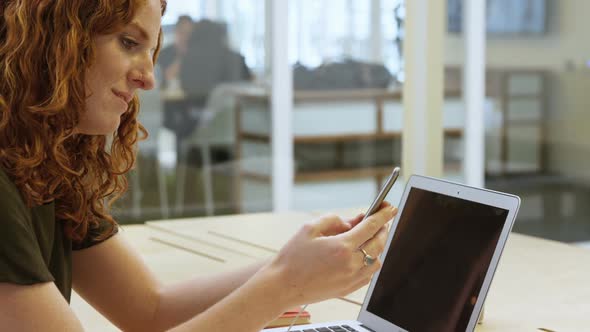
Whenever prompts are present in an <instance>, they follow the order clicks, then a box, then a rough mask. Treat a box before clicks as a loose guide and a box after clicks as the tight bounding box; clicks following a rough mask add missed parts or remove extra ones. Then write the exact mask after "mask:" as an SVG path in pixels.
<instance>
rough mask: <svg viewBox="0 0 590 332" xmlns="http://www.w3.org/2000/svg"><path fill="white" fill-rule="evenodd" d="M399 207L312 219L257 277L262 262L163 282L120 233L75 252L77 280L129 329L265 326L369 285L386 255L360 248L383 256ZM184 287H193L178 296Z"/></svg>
mask: <svg viewBox="0 0 590 332" xmlns="http://www.w3.org/2000/svg"><path fill="white" fill-rule="evenodd" d="M394 213H395V211H394V210H393V209H392V208H391V207H390V206H385V207H384V208H382V209H381V210H380V211H379V212H377V213H375V214H374V215H372V216H371V217H369V218H367V219H366V220H365V221H363V222H360V223H359V224H358V225H357V224H356V223H357V222H358V221H356V222H353V223H345V222H344V221H342V220H341V219H340V218H338V217H336V216H329V217H324V218H321V219H320V220H318V221H316V222H312V223H309V224H306V225H305V226H303V227H302V228H301V229H300V230H299V232H298V233H297V234H296V235H295V236H294V237H293V238H291V240H290V241H289V242H288V243H287V244H286V245H285V247H283V249H282V250H281V251H280V252H279V254H278V255H277V256H276V257H275V258H273V260H272V261H271V262H269V263H267V264H265V265H264V266H263V267H262V268H260V269H259V270H258V272H256V274H255V275H254V276H253V277H251V278H249V279H248V275H249V274H250V273H251V272H254V271H255V270H256V267H254V268H252V269H251V270H246V271H242V272H240V273H238V274H235V275H233V276H226V277H225V278H224V279H223V280H222V281H221V282H220V283H221V285H218V286H217V285H216V284H214V283H213V282H212V281H209V282H205V283H204V284H198V281H195V282H193V283H192V284H191V285H190V286H186V285H188V284H185V286H182V285H181V286H174V287H171V288H166V287H163V286H162V285H161V284H160V283H159V281H157V279H156V278H155V276H154V275H153V273H151V272H150V271H149V269H148V268H147V266H146V265H145V263H143V261H142V260H141V259H140V257H139V255H138V254H137V253H136V252H135V251H134V250H133V249H132V248H131V247H130V246H129V245H128V244H127V243H126V241H124V238H123V236H122V235H121V234H120V233H119V234H117V235H115V236H113V237H112V238H110V239H108V240H106V241H104V242H103V243H101V244H98V245H96V246H94V247H91V248H88V249H84V250H81V251H79V252H76V253H74V255H73V284H74V288H75V290H76V291H77V292H78V294H80V295H81V296H82V297H83V298H85V299H86V300H87V301H88V302H89V303H90V304H91V305H92V306H94V307H95V308H96V309H97V310H98V311H100V312H101V313H102V314H103V315H105V316H106V317H107V318H108V319H109V320H111V322H113V323H114V324H115V325H117V326H118V327H120V328H121V329H123V330H126V331H135V330H138V331H161V330H165V329H169V328H173V327H174V326H176V328H174V330H176V331H207V330H212V331H234V330H238V331H258V330H259V329H260V328H262V327H264V326H265V324H266V323H267V322H269V321H271V320H272V319H274V318H275V317H276V316H278V315H279V314H280V313H282V312H283V311H285V310H287V309H288V308H290V307H292V306H295V305H300V304H304V303H312V302H317V301H320V300H324V299H327V298H331V297H335V296H343V295H345V294H348V293H350V292H352V291H354V290H356V289H358V288H360V287H362V286H363V285H365V284H367V283H368V282H369V281H370V279H371V275H372V274H373V273H374V272H375V271H376V270H377V269H378V268H379V267H380V262H379V261H377V262H376V263H375V264H373V265H371V266H364V265H363V257H364V256H363V254H362V253H360V252H359V251H358V248H359V246H361V245H362V246H363V248H364V249H365V250H367V251H368V252H369V253H370V254H371V255H373V256H374V257H377V256H378V255H379V254H380V253H381V252H382V251H383V247H384V245H385V241H386V238H387V231H386V228H385V227H384V225H385V224H386V223H387V222H388V221H389V220H390V219H391V218H392V217H393V215H394ZM353 225H356V226H355V227H354V228H352V229H351V227H352V226H353ZM318 276H321V277H318ZM246 279H247V281H246V282H245V283H244V284H243V285H242V286H240V287H239V288H237V289H236V290H235V291H233V292H232V290H233V288H234V287H235V286H237V285H240V284H241V283H242V282H243V281H244V280H246ZM216 281H217V282H219V280H218V279H216ZM183 290H185V291H187V293H186V294H183V295H182V297H181V298H177V297H176V296H180V295H179V294H180V292H182V291H183ZM228 292H231V293H230V294H229V295H227V294H228ZM226 295H227V296H226ZM224 296H225V297H224ZM219 299H221V300H220V301H218V300H219ZM177 301H178V302H177ZM216 301H218V302H216ZM212 302H216V303H215V304H213V303H212ZM193 306H194V307H193ZM204 308H208V309H207V310H205V311H203V312H201V310H203V309H204ZM175 311H177V312H175ZM189 318H190V319H189ZM184 319H187V321H184V322H183V320H184ZM179 324H180V325H179Z"/></svg>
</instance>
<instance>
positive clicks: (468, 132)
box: [463, 0, 486, 187]
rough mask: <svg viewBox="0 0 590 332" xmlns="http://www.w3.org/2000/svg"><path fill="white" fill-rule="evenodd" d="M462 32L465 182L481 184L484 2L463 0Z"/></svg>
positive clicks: (474, 184) (482, 181)
mask: <svg viewBox="0 0 590 332" xmlns="http://www.w3.org/2000/svg"><path fill="white" fill-rule="evenodd" d="M463 4H464V7H463V33H464V35H465V69H464V70H463V96H464V98H465V111H466V112H465V114H466V121H465V136H464V140H465V161H464V165H463V167H464V171H465V182H466V183H467V184H468V185H472V186H476V187H483V186H484V176H485V128H484V107H485V104H484V101H485V62H486V60H485V49H486V2H485V0H469V1H464V2H463Z"/></svg>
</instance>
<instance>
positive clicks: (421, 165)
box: [402, 0, 447, 177]
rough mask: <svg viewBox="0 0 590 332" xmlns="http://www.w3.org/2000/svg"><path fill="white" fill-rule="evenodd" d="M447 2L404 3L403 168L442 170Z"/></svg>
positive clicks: (408, 170) (418, 0) (432, 172)
mask: <svg viewBox="0 0 590 332" xmlns="http://www.w3.org/2000/svg"><path fill="white" fill-rule="evenodd" d="M446 16H447V14H446V1H441V0H411V1H406V22H405V27H406V36H405V40H404V60H405V81H404V88H403V104H404V128H403V134H402V172H403V174H404V175H405V177H408V176H409V175H411V174H423V175H429V176H436V177H440V176H442V173H443V122H442V106H443V88H444V84H443V64H444V61H443V60H444V59H443V58H444V40H445V36H446Z"/></svg>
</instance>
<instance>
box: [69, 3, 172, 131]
mask: <svg viewBox="0 0 590 332" xmlns="http://www.w3.org/2000/svg"><path fill="white" fill-rule="evenodd" d="M160 19H161V7H160V0H147V1H146V3H145V5H143V6H142V7H141V8H140V9H139V10H138V11H137V14H136V15H135V17H134V18H133V20H132V21H131V23H130V24H128V25H127V26H125V27H123V29H122V30H121V31H118V32H116V33H113V34H109V35H100V36H98V37H96V38H95V40H94V41H93V43H94V49H95V60H94V63H93V65H92V66H91V67H90V68H88V69H87V71H86V82H85V83H86V92H87V98H86V105H85V106H86V107H85V110H84V112H83V114H82V116H81V118H80V123H79V124H78V126H77V127H76V130H75V132H76V133H80V134H86V135H107V134H111V133H113V132H114V131H115V130H117V128H118V127H119V123H120V120H121V115H123V113H125V112H126V111H127V109H128V108H129V103H130V101H131V99H132V98H133V96H134V95H135V93H136V91H137V89H144V90H150V89H152V88H153V87H154V84H155V82H154V64H153V61H152V59H153V54H154V51H155V49H156V46H157V44H158V34H159V31H160Z"/></svg>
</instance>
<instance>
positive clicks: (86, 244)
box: [72, 220, 119, 250]
mask: <svg viewBox="0 0 590 332" xmlns="http://www.w3.org/2000/svg"><path fill="white" fill-rule="evenodd" d="M118 231H119V226H118V225H117V224H115V225H112V224H111V223H110V222H108V221H106V220H100V221H99V222H98V225H96V226H94V227H92V226H90V227H88V233H87V234H86V237H85V238H84V240H82V242H80V243H76V242H72V250H82V249H87V248H90V247H92V246H95V245H97V244H99V243H102V242H104V241H106V240H108V239H110V238H111V237H112V236H113V235H115V234H117V232H118ZM105 233H106V235H105V236H101V235H102V234H105Z"/></svg>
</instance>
